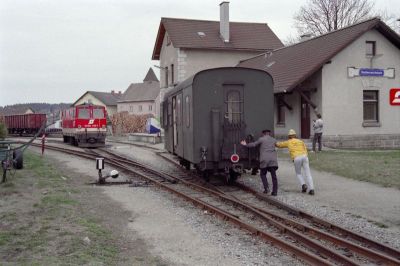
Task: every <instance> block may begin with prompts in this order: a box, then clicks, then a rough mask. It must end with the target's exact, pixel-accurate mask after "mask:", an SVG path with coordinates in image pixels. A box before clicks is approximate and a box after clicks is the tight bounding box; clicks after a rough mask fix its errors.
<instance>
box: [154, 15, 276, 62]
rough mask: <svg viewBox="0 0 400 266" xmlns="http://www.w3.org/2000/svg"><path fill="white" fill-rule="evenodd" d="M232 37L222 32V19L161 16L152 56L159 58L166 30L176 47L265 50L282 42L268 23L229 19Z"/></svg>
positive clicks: (155, 58) (274, 47)
mask: <svg viewBox="0 0 400 266" xmlns="http://www.w3.org/2000/svg"><path fill="white" fill-rule="evenodd" d="M229 25H230V41H229V42H224V41H223V40H222V38H221V36H220V33H219V21H209V20H193V19H177V18H161V22H160V26H159V28H158V34H157V39H156V43H155V45H154V50H153V55H152V59H153V60H159V59H160V53H161V46H162V43H163V40H164V36H165V33H166V32H168V36H169V38H170V41H171V42H172V45H173V46H174V47H175V48H192V49H224V50H247V51H249V50H250V51H260V52H265V51H268V50H273V49H277V48H279V47H282V46H283V44H282V42H281V41H280V40H279V38H278V37H277V36H276V35H275V33H274V32H273V31H272V30H271V29H270V28H269V27H268V24H266V23H246V22H230V23H229Z"/></svg>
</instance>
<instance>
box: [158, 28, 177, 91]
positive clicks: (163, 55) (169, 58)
mask: <svg viewBox="0 0 400 266" xmlns="http://www.w3.org/2000/svg"><path fill="white" fill-rule="evenodd" d="M167 38H168V33H166V34H165V36H164V40H163V45H162V47H161V52H160V66H161V67H162V68H161V69H160V87H161V88H166V87H168V86H169V85H170V84H171V82H172V80H171V64H173V65H174V81H175V82H177V81H178V79H177V72H178V69H179V64H178V53H179V49H178V48H175V47H174V46H173V43H172V42H171V43H170V44H169V45H167ZM166 67H168V72H169V73H168V75H169V77H168V83H169V84H168V86H167V85H166V83H165V79H166V73H167V72H166V71H165V68H166Z"/></svg>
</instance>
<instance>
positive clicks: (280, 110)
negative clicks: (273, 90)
mask: <svg viewBox="0 0 400 266" xmlns="http://www.w3.org/2000/svg"><path fill="white" fill-rule="evenodd" d="M276 99H277V103H276V107H277V112H276V114H277V119H276V123H277V124H278V125H285V105H284V104H283V101H284V96H283V95H278V96H277V97H276Z"/></svg>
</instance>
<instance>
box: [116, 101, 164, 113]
mask: <svg viewBox="0 0 400 266" xmlns="http://www.w3.org/2000/svg"><path fill="white" fill-rule="evenodd" d="M156 102H157V101H155V102H153V101H143V102H119V103H118V113H120V112H128V113H129V114H133V115H145V114H152V115H153V116H154V117H159V116H160V111H159V105H160V103H159V101H158V103H156ZM140 106H141V108H142V110H140ZM149 106H151V110H149Z"/></svg>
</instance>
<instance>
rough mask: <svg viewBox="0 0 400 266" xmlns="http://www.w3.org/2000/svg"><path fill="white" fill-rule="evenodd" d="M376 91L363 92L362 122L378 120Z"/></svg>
mask: <svg viewBox="0 0 400 266" xmlns="http://www.w3.org/2000/svg"><path fill="white" fill-rule="evenodd" d="M378 100H379V99H378V91H364V92H363V109H364V112H363V113H364V122H379V116H378V115H379V106H378V103H379V102H378Z"/></svg>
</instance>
